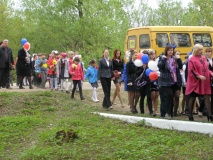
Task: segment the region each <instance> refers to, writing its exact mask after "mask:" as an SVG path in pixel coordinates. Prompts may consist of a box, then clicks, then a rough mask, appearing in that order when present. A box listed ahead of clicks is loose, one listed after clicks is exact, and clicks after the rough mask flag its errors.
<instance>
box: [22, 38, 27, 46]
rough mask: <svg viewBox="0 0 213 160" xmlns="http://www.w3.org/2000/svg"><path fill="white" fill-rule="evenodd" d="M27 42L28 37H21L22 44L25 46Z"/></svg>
mask: <svg viewBox="0 0 213 160" xmlns="http://www.w3.org/2000/svg"><path fill="white" fill-rule="evenodd" d="M25 43H27V39H26V38H22V39H21V44H22V46H23V45H24V44H25Z"/></svg>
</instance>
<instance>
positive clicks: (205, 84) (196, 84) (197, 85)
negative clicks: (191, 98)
mask: <svg viewBox="0 0 213 160" xmlns="http://www.w3.org/2000/svg"><path fill="white" fill-rule="evenodd" d="M198 75H202V76H205V77H206V80H204V81H202V80H200V79H198V78H196V76H198ZM210 77H211V71H210V70H209V66H208V62H207V60H206V58H205V57H204V56H192V57H191V58H190V59H189V61H188V78H187V83H186V95H189V94H190V93H192V92H193V91H194V92H195V93H197V94H199V95H205V94H211V87H210V86H211V82H210V79H211V78H210Z"/></svg>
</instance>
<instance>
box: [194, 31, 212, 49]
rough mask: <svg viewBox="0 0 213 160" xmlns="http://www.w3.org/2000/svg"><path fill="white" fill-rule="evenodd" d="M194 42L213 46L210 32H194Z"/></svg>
mask: <svg viewBox="0 0 213 160" xmlns="http://www.w3.org/2000/svg"><path fill="white" fill-rule="evenodd" d="M193 39H194V44H201V45H203V46H204V47H211V46H212V39H211V36H210V34H207V33H206V34H205V33H204V34H193Z"/></svg>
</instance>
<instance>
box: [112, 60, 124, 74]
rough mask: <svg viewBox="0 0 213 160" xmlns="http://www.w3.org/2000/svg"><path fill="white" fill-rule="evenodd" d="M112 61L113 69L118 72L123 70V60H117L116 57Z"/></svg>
mask: <svg viewBox="0 0 213 160" xmlns="http://www.w3.org/2000/svg"><path fill="white" fill-rule="evenodd" d="M112 63H113V71H115V70H117V71H119V72H123V69H124V63H123V60H121V61H117V60H116V59H113V60H112Z"/></svg>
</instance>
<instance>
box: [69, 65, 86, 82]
mask: <svg viewBox="0 0 213 160" xmlns="http://www.w3.org/2000/svg"><path fill="white" fill-rule="evenodd" d="M70 74H71V75H72V80H84V73H83V70H82V67H81V64H80V63H79V64H78V65H77V67H76V68H73V66H72V65H71V66H70Z"/></svg>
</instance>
